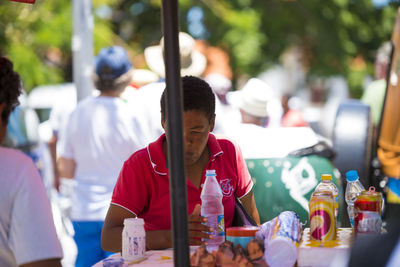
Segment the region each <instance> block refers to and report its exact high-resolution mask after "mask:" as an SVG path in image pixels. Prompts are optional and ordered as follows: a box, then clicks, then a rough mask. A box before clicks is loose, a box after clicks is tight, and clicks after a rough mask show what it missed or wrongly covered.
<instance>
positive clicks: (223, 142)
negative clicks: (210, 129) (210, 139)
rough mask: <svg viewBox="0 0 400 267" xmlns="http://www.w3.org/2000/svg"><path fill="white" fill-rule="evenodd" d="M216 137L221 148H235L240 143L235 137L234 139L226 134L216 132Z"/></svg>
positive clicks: (224, 149)
mask: <svg viewBox="0 0 400 267" xmlns="http://www.w3.org/2000/svg"><path fill="white" fill-rule="evenodd" d="M215 139H216V140H217V142H218V144H219V146H220V147H221V149H222V150H223V151H226V150H235V149H236V147H238V146H239V145H238V143H237V142H236V141H235V140H234V139H232V138H230V137H228V136H226V135H222V134H216V135H215Z"/></svg>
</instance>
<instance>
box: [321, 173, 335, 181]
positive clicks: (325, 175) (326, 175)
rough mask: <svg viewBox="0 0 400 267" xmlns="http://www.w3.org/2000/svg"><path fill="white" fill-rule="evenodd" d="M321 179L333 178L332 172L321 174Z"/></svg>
mask: <svg viewBox="0 0 400 267" xmlns="http://www.w3.org/2000/svg"><path fill="white" fill-rule="evenodd" d="M321 180H322V181H327V180H332V175H330V174H322V175H321Z"/></svg>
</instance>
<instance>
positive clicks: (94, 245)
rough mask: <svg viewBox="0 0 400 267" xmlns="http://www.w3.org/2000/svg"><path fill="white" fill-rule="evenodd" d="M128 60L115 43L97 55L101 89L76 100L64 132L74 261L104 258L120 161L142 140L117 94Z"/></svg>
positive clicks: (62, 165) (62, 168) (125, 80)
mask: <svg viewBox="0 0 400 267" xmlns="http://www.w3.org/2000/svg"><path fill="white" fill-rule="evenodd" d="M131 69H132V68H131V63H130V62H129V59H128V55H127V53H126V51H125V50H124V49H123V48H122V47H119V46H111V47H107V48H103V49H102V50H101V51H100V52H99V54H98V56H97V57H96V66H95V73H94V82H95V86H96V88H97V89H98V90H99V91H100V95H99V96H97V97H88V98H86V99H84V100H82V101H81V102H79V103H78V106H77V108H76V109H75V110H74V111H73V112H72V114H71V115H70V117H69V119H68V122H67V124H66V126H65V128H64V129H65V132H64V133H63V134H62V139H61V151H60V158H59V162H58V166H59V172H60V176H61V177H65V178H73V179H74V184H73V190H72V194H71V221H72V223H73V226H74V230H75V235H74V240H75V242H76V244H77V247H78V255H77V260H76V266H85V267H86V266H91V265H92V264H94V263H96V262H98V261H100V260H101V259H104V258H106V257H107V256H108V255H109V254H108V253H105V252H104V251H103V250H102V249H101V246H100V236H101V229H102V226H103V221H104V218H105V215H106V213H107V208H108V205H109V202H110V200H111V195H112V190H113V188H114V184H115V181H116V180H117V177H118V172H119V170H120V169H121V166H122V164H123V162H124V160H126V159H127V158H128V157H129V155H131V154H132V152H134V151H136V150H138V149H139V148H141V147H143V146H144V145H145V144H146V141H144V138H145V137H146V135H145V134H144V133H143V130H142V127H141V123H140V121H139V119H138V118H137V116H136V114H135V113H134V112H133V110H132V109H130V107H129V105H128V104H127V103H126V102H125V101H124V100H122V99H121V98H120V94H121V93H122V92H123V91H124V90H125V88H126V86H127V85H128V84H129V83H130V82H131Z"/></svg>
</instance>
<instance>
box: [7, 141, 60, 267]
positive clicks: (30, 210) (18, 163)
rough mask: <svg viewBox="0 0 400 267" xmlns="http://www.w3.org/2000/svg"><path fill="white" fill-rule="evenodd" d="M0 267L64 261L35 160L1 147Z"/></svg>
mask: <svg viewBox="0 0 400 267" xmlns="http://www.w3.org/2000/svg"><path fill="white" fill-rule="evenodd" d="M0 184H1V186H0V211H1V212H0V266H17V265H20V264H24V263H28V262H32V261H38V260H44V259H50V258H62V257H63V254H62V249H61V245H60V242H59V240H58V238H57V234H56V230H55V227H54V222H53V217H52V214H51V209H50V203H49V200H48V198H47V195H46V191H45V189H44V186H43V183H42V180H41V178H40V175H39V173H38V171H37V169H36V167H35V165H34V164H33V162H32V160H31V159H30V158H29V157H28V156H26V155H24V154H23V153H22V152H20V151H17V150H14V149H10V148H4V147H0Z"/></svg>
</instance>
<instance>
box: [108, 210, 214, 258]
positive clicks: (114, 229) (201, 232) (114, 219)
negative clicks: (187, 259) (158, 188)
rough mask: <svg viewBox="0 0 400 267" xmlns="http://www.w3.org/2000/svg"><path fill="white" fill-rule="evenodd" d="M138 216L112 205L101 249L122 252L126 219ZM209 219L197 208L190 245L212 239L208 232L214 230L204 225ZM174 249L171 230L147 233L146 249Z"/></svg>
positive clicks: (190, 224)
mask: <svg viewBox="0 0 400 267" xmlns="http://www.w3.org/2000/svg"><path fill="white" fill-rule="evenodd" d="M135 217H136V216H135V215H134V214H133V213H131V212H129V211H128V210H126V209H124V208H122V207H120V206H117V205H113V204H111V205H110V208H109V209H108V213H107V216H106V219H105V222H104V225H103V230H102V232H101V247H102V249H103V250H105V251H110V252H119V251H121V250H122V230H123V228H124V219H125V218H135ZM206 221H207V218H203V217H201V216H200V205H198V206H196V207H195V209H194V211H193V213H192V214H191V215H190V216H189V218H188V222H189V227H188V228H189V242H190V245H197V246H198V245H201V244H202V243H203V242H202V241H201V239H202V238H210V235H209V234H208V233H207V232H212V230H211V229H210V228H209V227H208V226H206V225H204V224H203V223H204V222H206ZM170 247H172V238H171V231H170V230H157V231H146V249H147V250H152V249H165V248H170Z"/></svg>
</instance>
